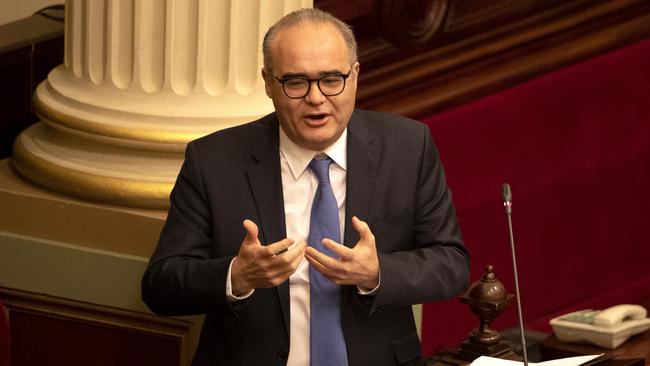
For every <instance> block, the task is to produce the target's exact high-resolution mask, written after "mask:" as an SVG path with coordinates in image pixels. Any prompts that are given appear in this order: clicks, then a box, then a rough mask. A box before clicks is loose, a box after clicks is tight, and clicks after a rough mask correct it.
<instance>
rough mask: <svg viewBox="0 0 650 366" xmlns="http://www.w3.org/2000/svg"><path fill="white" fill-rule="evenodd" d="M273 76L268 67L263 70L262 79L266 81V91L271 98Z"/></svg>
mask: <svg viewBox="0 0 650 366" xmlns="http://www.w3.org/2000/svg"><path fill="white" fill-rule="evenodd" d="M272 78H273V76H272V73H271V71H270V70H268V69H267V68H266V67H263V68H262V79H264V90H265V91H266V96H268V97H269V98H271V83H273V80H272Z"/></svg>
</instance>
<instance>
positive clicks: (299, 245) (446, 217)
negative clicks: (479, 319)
mask: <svg viewBox="0 0 650 366" xmlns="http://www.w3.org/2000/svg"><path fill="white" fill-rule="evenodd" d="M263 51H264V69H263V70H262V75H263V77H264V80H265V85H266V92H267V94H268V95H269V97H270V98H272V100H273V104H274V106H275V113H272V114H270V115H268V116H265V117H263V118H261V119H260V120H257V121H255V122H252V123H248V124H245V125H242V126H238V127H235V128H230V129H226V130H222V131H219V132H216V133H214V134H211V135H208V136H206V137H203V138H201V139H198V140H196V141H193V142H191V143H190V144H188V147H187V150H186V153H185V163H184V164H183V167H182V169H181V172H180V174H179V176H178V180H177V182H176V185H175V187H174V189H173V191H172V194H171V208H170V209H169V215H168V218H167V222H166V224H165V227H164V229H163V232H162V234H161V237H160V242H159V245H158V248H157V249H156V252H155V253H154V254H153V256H152V258H151V261H150V263H149V266H148V268H147V271H146V273H145V275H144V278H143V281H142V294H143V299H144V301H145V302H146V303H147V304H148V305H149V307H150V308H151V309H152V310H153V311H155V312H158V313H160V314H166V315H188V314H206V318H205V323H204V325H203V330H202V334H201V339H200V342H199V345H198V349H197V351H196V354H195V357H194V360H193V364H195V365H285V364H287V365H290V366H296V365H305V366H307V365H310V364H311V365H318V366H320V365H328V364H332V365H345V364H348V365H422V364H423V361H422V359H421V356H420V342H419V339H418V336H417V333H416V327H415V322H414V318H413V313H412V310H411V305H412V304H417V303H421V302H428V301H434V300H441V299H446V298H449V297H452V296H454V295H456V294H457V293H458V292H459V291H461V290H462V289H463V288H465V286H466V284H467V281H468V266H469V259H468V254H467V251H466V249H465V247H464V245H463V243H462V239H461V235H460V230H459V227H458V223H457V220H456V215H455V212H454V208H453V204H452V201H451V193H450V192H449V190H448V188H447V186H446V183H445V180H444V174H443V170H442V166H441V163H440V161H439V159H438V155H437V151H436V149H435V147H434V146H433V143H432V141H431V136H430V133H429V130H428V128H427V127H426V126H425V125H424V124H422V123H419V122H416V121H412V120H408V119H406V118H403V117H398V116H394V115H389V114H384V113H376V112H368V111H361V110H355V109H354V101H355V95H356V87H357V80H358V75H359V63H358V62H357V59H356V42H355V40H354V36H353V35H352V32H351V30H350V28H349V27H348V26H347V25H345V24H344V23H342V22H340V21H339V20H337V19H336V18H333V17H332V16H331V15H329V14H327V13H324V12H322V11H319V10H315V9H303V10H301V11H297V12H294V13H292V14H289V15H287V16H285V17H284V18H283V19H281V20H280V21H279V22H278V23H276V24H275V25H274V26H273V27H271V29H269V31H268V32H267V35H266V37H265V39H264V46H263ZM324 161H326V162H325V167H326V168H325V173H324V174H325V175H324V176H323V175H319V174H323V173H318V169H320V168H317V167H316V165H319V166H323V165H322V163H323V162H324ZM323 197H327V198H323ZM325 206H327V208H328V209H329V211H328V210H327V209H323V207H325ZM332 209H333V210H332ZM325 221H327V222H328V223H329V224H328V225H329V226H328V228H329V229H327V230H326V229H323V228H324V227H326V226H327V225H326V224H322V222H325ZM331 223H333V224H331ZM321 224H322V225H321ZM330 224H331V225H330ZM316 229H318V230H316ZM330 229H331V230H333V231H331V230H330ZM328 230H330V231H328ZM317 231H318V233H316V232H317ZM317 234H318V235H317ZM341 234H342V235H341ZM315 238H317V239H315ZM321 239H322V240H321ZM307 243H309V244H307ZM319 286H323V287H322V288H323V289H325V290H320V289H321V287H319ZM317 290H318V291H322V292H318V291H317ZM323 299H330V300H331V299H334V300H332V301H331V302H330V303H329V305H326V306H323V305H320V304H322V301H325V300H323ZM330 300H327V301H330ZM316 304H319V305H316ZM332 309H333V311H331V310H332ZM328 311H329V313H327V315H326V317H325V318H324V319H326V320H325V321H322V322H321V323H319V324H320V325H321V326H322V328H321V327H320V326H319V327H316V326H315V325H314V324H315V323H314V319H315V318H318V317H321V316H322V315H321V314H323V312H328ZM337 357H339V358H338V359H337Z"/></svg>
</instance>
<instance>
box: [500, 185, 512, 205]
mask: <svg viewBox="0 0 650 366" xmlns="http://www.w3.org/2000/svg"><path fill="white" fill-rule="evenodd" d="M501 189H502V190H501V192H502V193H501V197H502V198H503V201H504V202H510V201H512V191H511V190H510V184H508V183H503V185H502V186H501Z"/></svg>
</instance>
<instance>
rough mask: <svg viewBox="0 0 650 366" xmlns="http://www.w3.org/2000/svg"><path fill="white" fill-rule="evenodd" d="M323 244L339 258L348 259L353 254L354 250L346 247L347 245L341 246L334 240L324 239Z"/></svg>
mask: <svg viewBox="0 0 650 366" xmlns="http://www.w3.org/2000/svg"><path fill="white" fill-rule="evenodd" d="M322 243H323V245H324V246H325V248H327V249H329V250H331V251H333V252H334V253H335V254H337V255H338V256H339V257H346V258H347V257H349V256H350V255H351V254H352V249H350V248H348V247H346V246H345V245H341V244H339V243H337V242H335V241H334V240H331V239H323V241H322Z"/></svg>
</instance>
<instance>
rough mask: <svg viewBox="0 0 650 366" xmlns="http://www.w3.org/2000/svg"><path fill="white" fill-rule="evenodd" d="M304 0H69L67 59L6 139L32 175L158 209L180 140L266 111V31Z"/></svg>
mask: <svg viewBox="0 0 650 366" xmlns="http://www.w3.org/2000/svg"><path fill="white" fill-rule="evenodd" d="M312 2H313V1H312V0H273V1H269V0H68V1H66V25H65V59H64V63H63V64H62V65H60V66H58V67H57V68H55V69H54V70H52V71H51V72H50V74H49V76H48V79H47V80H46V81H44V82H43V83H41V84H40V85H39V86H38V88H37V90H36V92H35V95H34V107H35V109H36V112H37V114H38V115H39V117H40V118H41V119H42V122H39V123H37V124H35V125H33V126H32V127H30V128H28V129H27V130H25V131H24V132H23V133H22V134H21V135H20V136H19V137H18V138H17V139H16V142H15V143H14V153H13V154H14V165H15V166H16V168H17V169H18V171H19V172H20V173H21V174H22V175H23V176H25V177H27V178H28V179H29V180H31V181H32V182H34V183H36V184H38V185H40V186H43V187H45V188H47V189H50V190H53V191H57V192H61V193H64V194H68V195H72V196H75V197H79V198H83V199H86V200H91V201H99V202H106V203H111V204H117V205H122V206H129V207H144V208H156V209H164V208H166V207H167V206H168V196H169V192H170V191H171V188H172V186H173V184H174V181H175V179H176V175H177V174H178V171H179V169H180V165H181V163H182V160H183V151H184V149H185V146H186V144H187V142H189V141H190V140H192V139H195V138H198V137H200V136H203V135H205V134H208V133H210V132H212V131H216V130H219V129H222V128H226V127H230V126H234V125H238V124H241V123H244V122H248V121H252V120H254V119H256V118H258V117H261V116H262V115H264V114H267V113H269V112H271V111H272V109H273V106H272V103H271V101H270V99H269V98H268V97H267V96H266V94H265V92H264V84H263V80H262V78H261V74H260V69H261V67H262V63H263V61H262V52H261V43H262V38H263V36H264V33H265V31H266V29H267V28H268V27H269V26H270V25H271V24H273V23H274V22H275V21H276V20H277V19H279V18H280V17H282V16H283V15H284V14H286V13H288V12H290V11H293V10H296V9H299V8H302V7H311V6H312Z"/></svg>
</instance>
